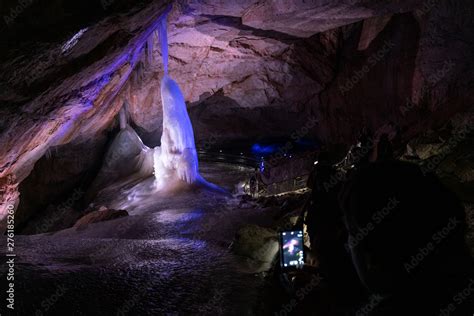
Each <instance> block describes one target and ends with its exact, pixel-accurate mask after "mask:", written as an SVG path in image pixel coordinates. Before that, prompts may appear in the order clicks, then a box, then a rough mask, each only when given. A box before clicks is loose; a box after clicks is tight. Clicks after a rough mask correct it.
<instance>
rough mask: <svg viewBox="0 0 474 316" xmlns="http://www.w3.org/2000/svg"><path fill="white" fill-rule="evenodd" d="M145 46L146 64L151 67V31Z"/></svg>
mask: <svg viewBox="0 0 474 316" xmlns="http://www.w3.org/2000/svg"><path fill="white" fill-rule="evenodd" d="M146 48H147V50H146V57H147V64H148V66H149V67H151V66H153V33H152V34H151V35H150V36H149V37H148V40H147V42H146Z"/></svg>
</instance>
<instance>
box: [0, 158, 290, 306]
mask: <svg viewBox="0 0 474 316" xmlns="http://www.w3.org/2000/svg"><path fill="white" fill-rule="evenodd" d="M249 171H250V170H249V169H248V168H244V167H239V166H235V165H226V164H203V165H202V166H201V172H202V175H203V176H204V177H205V178H206V179H208V180H209V181H211V182H214V183H216V184H219V185H221V186H222V187H225V188H227V189H232V188H233V187H234V186H235V185H237V184H238V182H239V181H241V180H243V179H244V178H245V177H246V176H247V175H248V172H249ZM149 180H150V179H149ZM150 181H151V180H150ZM144 183H146V181H145V182H144ZM122 192H123V191H122ZM122 192H121V191H115V194H114V193H113V192H112V193H111V192H109V194H110V195H107V196H105V197H104V196H102V199H103V201H102V202H104V201H105V200H107V199H108V202H109V203H113V202H116V203H119V204H120V203H127V202H126V201H128V199H127V198H126V197H124V196H123V193H122ZM113 197H115V201H114V198H113ZM99 198H100V197H99ZM141 198H142V199H140V198H138V199H137V200H136V201H135V202H134V203H131V204H130V201H128V203H129V204H128V207H129V209H128V212H129V216H126V217H122V218H119V219H115V220H111V221H105V222H100V223H94V224H89V225H85V226H83V227H80V228H75V227H74V228H69V229H65V230H62V231H58V232H55V233H47V234H40V235H18V236H16V248H15V251H16V254H17V258H16V262H17V265H16V283H15V287H16V293H17V294H16V295H17V301H18V306H17V308H16V309H15V312H16V313H17V315H43V314H44V315H55V314H57V313H60V312H61V311H68V312H72V313H73V314H74V315H99V314H101V315H107V314H110V313H112V312H113V311H117V313H120V312H123V313H124V314H125V315H127V314H130V315H132V314H133V315H145V314H147V315H164V314H167V315H175V314H193V313H198V314H215V315H216V314H217V315H221V314H236V315H237V314H239V315H247V314H254V313H255V312H256V309H258V308H260V307H259V306H258V305H259V302H260V301H259V299H260V297H261V289H262V286H263V285H264V283H265V278H264V274H263V273H255V272H257V271H258V270H259V268H258V263H254V262H252V261H251V260H249V259H244V257H242V256H236V255H234V254H233V253H232V251H230V250H229V247H230V246H231V244H232V241H233V238H234V236H235V234H236V231H237V230H238V229H239V228H240V227H242V226H244V225H248V224H257V225H260V226H270V225H272V223H273V221H274V217H275V216H277V215H279V214H281V212H282V210H281V208H279V207H274V206H272V205H271V204H275V200H274V199H273V200H268V201H263V202H264V203H263V204H266V205H267V207H265V205H263V204H259V203H257V202H256V201H247V202H244V201H243V200H242V199H241V197H227V196H222V195H216V194H215V193H210V192H206V191H202V190H201V191H198V192H184V193H180V194H179V195H176V196H174V197H169V198H163V199H155V200H154V201H152V199H151V198H150V196H148V197H143V196H142V197H141ZM140 201H142V202H140ZM272 201H273V202H272ZM261 202H262V200H261ZM277 204H278V203H277ZM285 205H286V206H288V203H286V204H285ZM2 249H4V247H3V246H2ZM41 313H43V314H41ZM113 314H115V313H113Z"/></svg>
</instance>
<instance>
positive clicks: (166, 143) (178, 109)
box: [155, 75, 199, 183]
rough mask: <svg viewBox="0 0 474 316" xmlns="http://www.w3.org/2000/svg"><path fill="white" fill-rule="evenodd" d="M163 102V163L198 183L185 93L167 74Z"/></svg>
mask: <svg viewBox="0 0 474 316" xmlns="http://www.w3.org/2000/svg"><path fill="white" fill-rule="evenodd" d="M161 102H162V105H163V134H162V136H161V157H160V160H161V163H162V165H163V167H164V168H166V169H168V170H174V171H175V172H176V174H177V176H178V178H179V179H180V180H182V181H186V182H187V183H194V182H195V181H196V180H197V179H198V175H199V174H198V159H197V153H196V146H195V144H194V132H193V127H192V125H191V120H190V119H189V116H188V112H187V109H186V103H185V102H184V97H183V94H182V92H181V90H180V89H179V86H178V84H177V83H176V82H175V81H174V80H173V79H171V78H170V77H169V76H167V75H165V76H164V77H163V79H162V81H161ZM155 168H156V167H155ZM156 171H157V170H155V174H156Z"/></svg>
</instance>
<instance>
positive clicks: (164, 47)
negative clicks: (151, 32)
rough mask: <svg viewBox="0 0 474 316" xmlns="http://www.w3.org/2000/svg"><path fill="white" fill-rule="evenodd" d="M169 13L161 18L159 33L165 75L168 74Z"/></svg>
mask: <svg viewBox="0 0 474 316" xmlns="http://www.w3.org/2000/svg"><path fill="white" fill-rule="evenodd" d="M167 16H168V15H167V14H166V15H164V16H163V17H162V18H161V20H160V25H159V26H158V34H159V37H160V44H161V57H162V58H163V71H164V72H165V75H167V74H168V34H167V30H166V18H167Z"/></svg>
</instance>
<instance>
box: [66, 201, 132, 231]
mask: <svg viewBox="0 0 474 316" xmlns="http://www.w3.org/2000/svg"><path fill="white" fill-rule="evenodd" d="M124 216H128V212H127V211H125V210H111V209H108V208H106V207H105V206H102V207H100V208H99V209H98V210H97V211H92V212H90V213H88V214H86V215H84V216H83V217H81V218H80V219H79V220H78V221H77V222H76V223H75V224H74V227H75V228H82V227H84V226H86V225H89V224H94V223H99V222H104V221H110V220H112V219H116V218H120V217H124Z"/></svg>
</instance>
